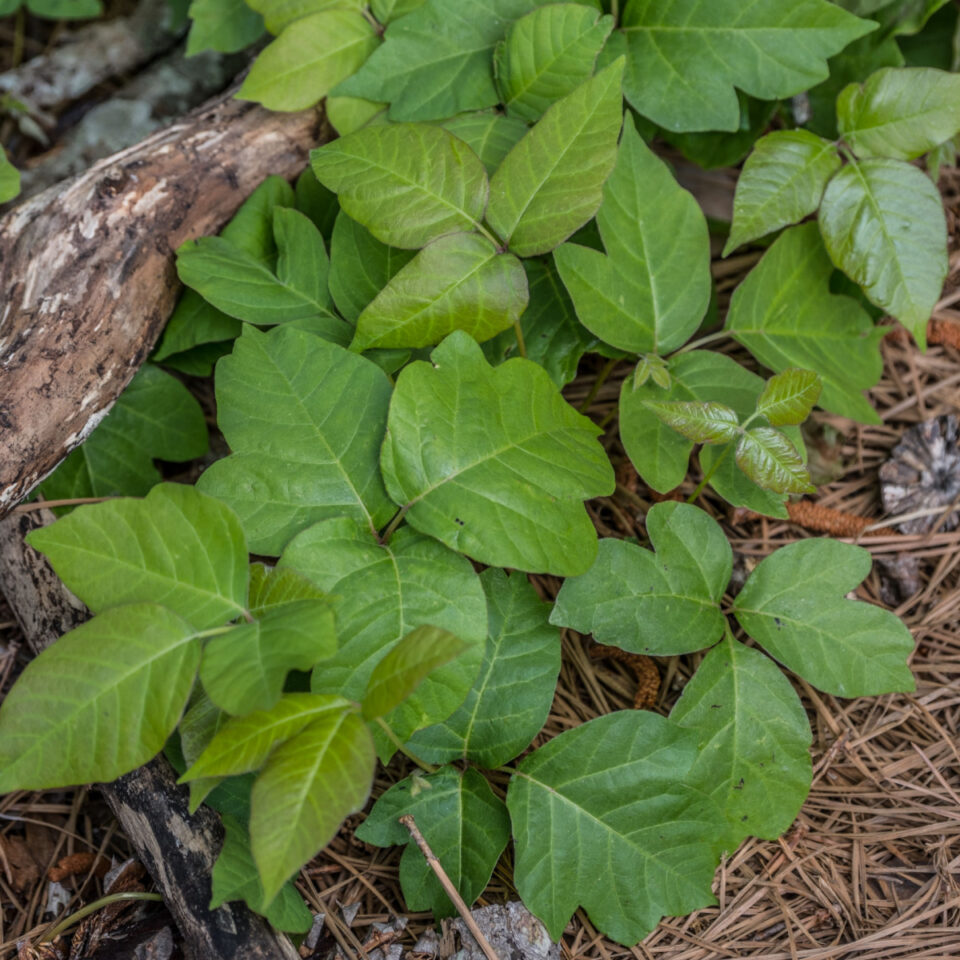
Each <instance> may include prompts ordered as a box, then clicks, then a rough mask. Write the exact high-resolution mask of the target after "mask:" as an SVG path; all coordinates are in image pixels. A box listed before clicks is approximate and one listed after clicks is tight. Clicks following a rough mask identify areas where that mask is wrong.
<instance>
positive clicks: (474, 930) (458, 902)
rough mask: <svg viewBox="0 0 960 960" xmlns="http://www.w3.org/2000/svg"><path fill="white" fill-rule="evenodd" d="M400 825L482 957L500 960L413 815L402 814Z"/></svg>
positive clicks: (489, 959)
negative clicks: (460, 918)
mask: <svg viewBox="0 0 960 960" xmlns="http://www.w3.org/2000/svg"><path fill="white" fill-rule="evenodd" d="M400 823H402V824H403V825H404V826H405V827H406V828H407V829H408V830H409V831H410V836H411V837H413V840H414V842H415V843H416V845H417V846H418V847H419V848H420V852H421V853H422V854H423V855H424V857H425V858H426V861H427V864H428V865H429V867H430V869H431V870H432V871H433V872H434V873H435V874H436V877H437V879H438V880H439V881H440V886H442V887H443V889H444V890H445V891H446V894H447V896H448V897H449V898H450V900H451V901H452V903H453V905H454V906H455V907H456V908H457V913H459V914H460V916H461V917H462V918H463V922H464V923H465V924H466V925H467V929H468V930H469V931H470V933H471V934H473V939H474V940H476V941H477V945H478V946H479V947H480V949H481V950H482V951H483V955H484V956H485V957H486V958H487V960H500V958H499V957H498V956H497V952H496V950H494V949H493V947H491V946H490V941H489V940H487V938H486V937H485V936H484V935H483V931H482V930H481V929H480V928H479V927H478V926H477V921H476V920H474V919H473V914H472V913H471V912H470V908H469V907H468V906H467V905H466V903H464V901H463V897H461V896H460V893H459V891H458V890H457V888H456V887H455V886H454V885H453V882H452V881H451V880H450V878H449V877H448V876H447V873H446V871H445V870H444V869H443V867H442V866H441V864H440V861H439V860H438V859H437V855H436V854H435V853H434V852H433V851H432V850H431V849H430V844H429V843H427V841H426V838H425V837H424V835H423V834H422V833H421V832H420V828H419V827H418V826H417V821H416V820H414V819H413V815H412V814H409V813H406V814H404V815H403V816H402V817H400Z"/></svg>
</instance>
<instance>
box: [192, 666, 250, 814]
mask: <svg viewBox="0 0 960 960" xmlns="http://www.w3.org/2000/svg"><path fill="white" fill-rule="evenodd" d="M227 719H228V717H227V714H225V713H224V712H223V711H222V710H221V709H220V708H219V707H218V706H217V705H216V704H215V703H214V702H213V701H212V700H211V699H210V698H209V697H208V696H207V695H206V693H204V691H203V687H201V686H200V685H199V684H198V685H195V686H194V688H193V693H192V694H191V696H190V702H189V703H188V705H187V711H186V713H184V715H183V717H182V718H181V720H180V725H179V727H178V732H179V734H180V750H181V752H182V753H183V759H184V766H186V765H188V764H192V763H193V762H194V761H195V760H196V759H197V758H198V757H199V756H200V754H202V753H203V751H204V750H206V748H207V746H208V744H209V743H210V741H211V740H213V738H214V737H215V736H216V735H217V732H218V731H219V729H220V727H221V726H223V724H224V723H226V721H227ZM178 772H181V773H182V772H183V771H182V769H180V768H178ZM223 779H224V778H223V777H207V778H205V779H199V780H193V781H191V783H190V812H191V813H193V812H194V811H196V810H197V808H198V807H199V806H200V804H201V803H203V801H204V800H205V799H206V798H207V796H208V795H209V794H210V792H211V791H212V790H214V789H215V788H216V787H217V786H218V785H219V784H220V783H222V782H223ZM250 785H251V786H253V784H252V783H251V784H250Z"/></svg>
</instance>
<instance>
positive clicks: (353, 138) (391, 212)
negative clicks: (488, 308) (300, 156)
mask: <svg viewBox="0 0 960 960" xmlns="http://www.w3.org/2000/svg"><path fill="white" fill-rule="evenodd" d="M310 159H311V163H312V164H313V171H314V173H315V174H316V175H317V179H318V180H319V181H320V182H321V183H322V184H324V185H325V186H327V187H329V188H330V189H331V190H333V191H334V192H335V193H336V194H337V196H338V198H339V200H340V206H341V207H342V208H343V209H344V210H345V211H346V212H347V215H348V216H350V217H353V219H354V220H356V221H357V222H358V223H360V224H362V225H363V226H365V227H366V228H367V229H368V230H369V231H370V232H371V233H372V234H373V235H374V236H375V237H376V238H377V239H378V240H381V241H382V242H383V243H386V244H389V245H390V246H392V247H401V248H404V249H414V248H418V247H422V246H425V245H426V244H428V243H429V242H430V241H431V240H436V239H437V238H438V237H442V236H443V235H444V234H447V233H455V232H457V231H461V230H468V231H469V230H472V229H473V228H474V227H475V226H476V225H477V224H478V223H479V221H480V219H481V218H482V217H483V212H484V209H485V208H486V205H487V194H488V192H489V187H488V184H487V174H486V171H485V170H484V169H483V164H482V163H481V162H480V160H479V159H478V157H477V155H476V154H475V153H474V152H473V151H472V150H471V149H470V148H469V147H468V146H467V145H466V144H465V143H464V142H463V141H462V140H460V139H458V138H457V137H455V136H454V135H453V134H452V133H450V132H449V131H447V130H444V129H442V128H440V127H429V126H426V125H425V124H413V123H398V124H390V125H386V126H383V125H381V126H374V127H365V128H364V129H362V130H358V131H357V132H356V133H351V134H350V135H349V136H347V137H341V138H340V139H339V140H334V141H333V142H332V143H328V144H325V145H324V146H322V147H320V148H319V149H318V150H314V151H312V153H311V154H310Z"/></svg>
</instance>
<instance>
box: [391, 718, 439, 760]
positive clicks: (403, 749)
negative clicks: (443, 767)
mask: <svg viewBox="0 0 960 960" xmlns="http://www.w3.org/2000/svg"><path fill="white" fill-rule="evenodd" d="M376 721H377V724H378V726H379V727H380V729H381V730H383V732H384V733H385V734H386V736H387V739H388V740H389V741H390V742H391V743H392V744H393V745H394V746H395V747H396V748H397V750H399V751H400V753H402V754H403V755H404V756H405V757H406V758H407V759H408V760H412V761H413V762H414V763H415V764H416V765H417V766H418V767H419V768H420V769H421V770H424V771H426V772H427V773H436V772H437V771H438V770H439V769H440V768H439V767H435V766H434V765H433V764H432V763H427V761H426V760H421V759H420V758H419V757H418V756H417V755H416V754H415V753H414V752H413V751H412V750H408V749H407V748H406V746H404V744H403V742H402V741H401V740H400V738H399V737H398V736H397V735H396V734H395V733H394V732H393V731H392V730H391V729H390V726H389V724H387V722H386V721H385V720H384V719H383V717H377V718H376Z"/></svg>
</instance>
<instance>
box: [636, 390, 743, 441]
mask: <svg viewBox="0 0 960 960" xmlns="http://www.w3.org/2000/svg"><path fill="white" fill-rule="evenodd" d="M647 407H648V408H649V409H650V410H652V411H653V412H654V413H655V414H656V415H657V416H658V417H659V418H660V419H661V420H662V421H663V422H664V423H665V424H666V425H667V426H668V427H670V429H671V430H676V431H677V433H679V434H680V435H681V436H684V437H686V438H687V439H688V440H692V441H693V442H694V443H726V442H729V441H731V440H736V438H737V436H738V435H739V433H740V418H739V417H738V416H737V411H736V410H731V409H730V407H728V406H725V405H724V404H722V403H699V402H697V401H690V400H680V401H671V402H667V403H664V402H661V403H657V402H656V401H653V400H648V401H647Z"/></svg>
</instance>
